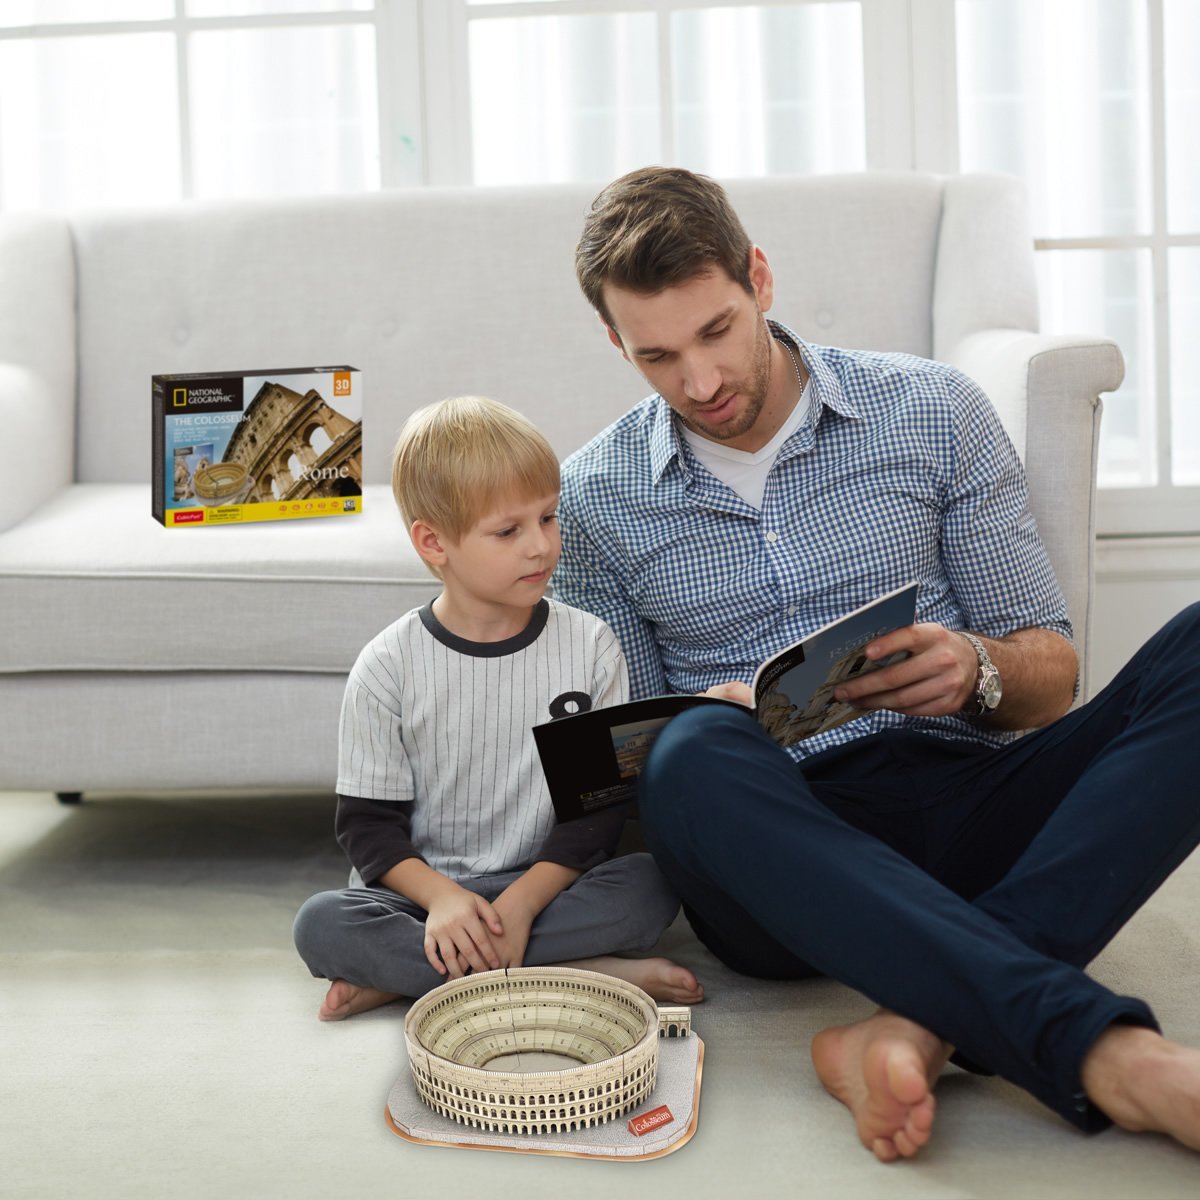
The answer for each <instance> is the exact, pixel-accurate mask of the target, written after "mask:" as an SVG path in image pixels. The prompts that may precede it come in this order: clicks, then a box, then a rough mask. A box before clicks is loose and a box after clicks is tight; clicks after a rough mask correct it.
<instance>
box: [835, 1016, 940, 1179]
mask: <svg viewBox="0 0 1200 1200" xmlns="http://www.w3.org/2000/svg"><path fill="white" fill-rule="evenodd" d="M950 1050H951V1048H950V1047H949V1046H947V1045H946V1043H945V1042H943V1041H942V1040H941V1039H940V1038H937V1037H935V1036H934V1035H933V1034H932V1033H930V1032H929V1031H928V1030H927V1029H924V1028H922V1027H921V1026H920V1025H918V1024H916V1023H915V1022H914V1021H909V1020H906V1019H905V1018H904V1017H898V1016H896V1014H895V1013H890V1012H886V1011H880V1012H878V1013H876V1014H875V1015H874V1016H873V1017H869V1018H868V1019H867V1020H865V1021H859V1022H858V1023H857V1024H855V1025H842V1026H838V1027H836V1028H833V1029H826V1030H824V1031H822V1032H821V1033H818V1034H817V1036H816V1037H815V1038H813V1042H812V1059H813V1066H815V1067H816V1069H817V1076H818V1078H819V1079H820V1080H821V1083H822V1084H823V1085H824V1086H825V1090H826V1091H827V1092H828V1093H829V1094H830V1095H831V1096H833V1097H834V1098H835V1099H837V1100H840V1101H841V1102H842V1103H843V1104H844V1105H845V1106H846V1107H847V1108H848V1109H849V1110H850V1111H851V1113H853V1114H854V1120H855V1123H856V1124H857V1126H858V1136H859V1138H860V1140H861V1141H862V1144H863V1145H864V1146H866V1147H867V1149H868V1150H870V1151H872V1152H873V1153H874V1155H875V1157H876V1158H877V1159H879V1161H880V1162H894V1161H895V1160H896V1159H897V1158H912V1157H913V1155H915V1154H916V1153H917V1151H918V1150H920V1149H921V1147H922V1146H924V1145H925V1143H926V1142H928V1141H929V1137H930V1134H931V1133H932V1132H933V1112H934V1100H933V1084H934V1081H935V1080H936V1079H937V1077H938V1075H939V1073H940V1072H941V1069H942V1067H944V1066H945V1065H946V1060H947V1059H948V1058H949V1057H950Z"/></svg>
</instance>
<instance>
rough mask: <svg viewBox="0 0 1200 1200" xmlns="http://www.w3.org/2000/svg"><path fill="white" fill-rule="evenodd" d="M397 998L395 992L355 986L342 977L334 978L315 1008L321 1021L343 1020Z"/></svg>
mask: <svg viewBox="0 0 1200 1200" xmlns="http://www.w3.org/2000/svg"><path fill="white" fill-rule="evenodd" d="M395 999H397V993H396V992H381V991H380V990H379V989H378V988H371V987H356V986H355V985H354V984H352V983H347V982H346V981H345V980H344V979H335V980H334V981H333V982H332V983H331V984H330V985H329V991H327V992H326V993H325V999H324V1000H323V1001H322V1002H321V1007H320V1008H319V1009H318V1010H317V1016H318V1017H320V1019H321V1020H322V1021H344V1020H345V1019H346V1018H347V1017H352V1016H354V1014H355V1013H360V1012H366V1011H367V1010H368V1009H370V1008H378V1007H379V1006H380V1005H381V1004H390V1003H391V1002H392V1001H393V1000H395Z"/></svg>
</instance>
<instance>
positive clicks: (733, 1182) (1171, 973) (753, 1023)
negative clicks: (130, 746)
mask: <svg viewBox="0 0 1200 1200" xmlns="http://www.w3.org/2000/svg"><path fill="white" fill-rule="evenodd" d="M331 821H332V809H331V803H330V801H329V799H328V798H323V797H313V796H299V797H296V796H281V795H262V794H256V795H252V796H243V797H230V796H200V795H186V796H185V795H174V796H169V797H150V796H139V797H125V796H115V795H97V796H95V797H89V798H88V799H87V801H86V802H85V803H84V804H83V806H82V807H80V808H78V809H70V808H64V807H62V806H60V805H58V804H57V803H56V802H55V800H54V799H53V797H51V796H48V795H24V794H14V793H7V794H5V793H0V1196H3V1197H5V1200H18V1198H20V1200H25V1198H31V1197H39V1198H42V1197H45V1198H51V1200H65V1198H66V1197H74V1196H81V1197H114V1198H116V1197H119V1198H121V1200H135V1198H138V1197H153V1198H155V1200H159V1198H167V1197H171V1198H179V1200H191V1198H193V1197H196V1198H200V1197H204V1198H208V1197H215V1198H218V1200H241V1198H242V1197H247V1198H249V1197H255V1198H267V1200H270V1198H274V1197H287V1198H289V1200H309V1198H310V1197H311V1198H313V1200H317V1198H320V1200H334V1198H340V1197H346V1196H355V1197H365V1196H373V1197H395V1198H397V1200H400V1198H403V1200H419V1198H423V1197H430V1198H431V1200H434V1198H436V1200H452V1198H453V1197H457V1196H464V1197H466V1196H478V1197H483V1196H486V1195H488V1194H489V1193H494V1194H497V1195H499V1196H505V1197H521V1198H522V1200H540V1198H542V1197H545V1198H551V1197H553V1198H554V1200H576V1198H590V1197H601V1196H604V1197H617V1198H618V1200H638V1198H641V1197H655V1198H662V1200H676V1198H678V1200H696V1198H707V1197H722V1198H723V1197H735V1196H736V1197H775V1196H787V1197H793V1196H796V1197H814V1198H824V1197H864V1198H867V1197H870V1198H874V1197H889V1198H891V1197H896V1198H906V1197H928V1198H931V1200H932V1198H938V1200H941V1198H950V1197H954V1198H968V1197H989V1198H991V1197H994V1198H996V1200H1021V1198H1024V1197H1031V1198H1032V1197H1036V1198H1038V1200H1041V1198H1044V1197H1086V1198H1087V1200H1104V1198H1109V1197H1111V1198H1114V1200H1134V1198H1137V1200H1140V1198H1143V1197H1145V1198H1151V1197H1189V1198H1191V1197H1200V1155H1193V1154H1191V1153H1189V1152H1187V1151H1184V1150H1182V1149H1180V1148H1178V1147H1177V1146H1174V1145H1172V1144H1169V1143H1168V1142H1166V1141H1165V1140H1163V1139H1161V1138H1158V1137H1151V1136H1141V1137H1136V1136H1133V1135H1129V1134H1124V1133H1122V1132H1119V1131H1109V1132H1108V1133H1105V1134H1103V1135H1101V1136H1099V1137H1096V1138H1087V1137H1084V1136H1083V1135H1081V1134H1079V1133H1077V1132H1075V1131H1074V1130H1073V1129H1072V1128H1070V1127H1069V1126H1067V1125H1066V1124H1064V1123H1063V1122H1062V1121H1060V1120H1059V1119H1058V1118H1056V1117H1054V1116H1053V1115H1051V1114H1050V1113H1048V1112H1047V1111H1045V1110H1044V1109H1042V1108H1040V1107H1039V1106H1038V1105H1036V1104H1035V1103H1033V1102H1032V1101H1030V1100H1027V1099H1026V1098H1025V1097H1023V1096H1022V1095H1021V1094H1020V1093H1018V1092H1017V1091H1016V1090H1015V1089H1013V1088H1012V1087H1010V1086H1008V1085H1006V1084H1005V1083H1003V1082H1001V1081H998V1080H988V1079H980V1078H975V1077H970V1076H966V1075H963V1074H959V1073H957V1072H955V1073H951V1074H949V1075H948V1076H947V1077H946V1078H945V1079H944V1080H943V1081H942V1084H941V1086H940V1087H939V1092H938V1096H939V1116H938V1123H937V1128H936V1132H935V1138H934V1142H933V1143H932V1145H931V1146H930V1147H929V1148H928V1150H927V1152H926V1153H925V1154H924V1155H923V1157H922V1158H921V1159H920V1160H918V1161H916V1162H913V1163H903V1164H898V1165H895V1166H890V1167H885V1166H882V1165H880V1164H877V1163H876V1162H875V1161H874V1159H873V1158H872V1157H871V1156H870V1155H869V1154H868V1153H867V1152H866V1151H865V1150H863V1149H862V1148H861V1147H860V1146H859V1145H858V1142H857V1141H856V1139H855V1137H854V1132H853V1128H852V1126H851V1123H850V1120H849V1118H848V1117H847V1115H846V1114H845V1111H844V1110H843V1109H841V1108H840V1106H839V1105H837V1104H836V1103H835V1102H834V1101H832V1100H830V1099H829V1098H828V1097H827V1096H825V1095H824V1093H823V1092H822V1091H821V1090H820V1088H819V1086H818V1085H817V1084H816V1082H815V1081H814V1079H813V1076H812V1073H811V1069H810V1067H809V1063H808V1050H807V1047H808V1043H809V1039H810V1038H811V1036H812V1035H813V1033H815V1032H816V1031H817V1030H818V1029H820V1028H821V1027H822V1026H824V1025H826V1024H829V1023H832V1022H835V1021H844V1020H847V1019H851V1018H854V1017H856V1016H859V1015H861V1014H863V1013H865V1012H867V1011H869V1006H868V1005H867V1004H866V1003H865V1001H863V1000H862V999H861V998H860V997H858V996H856V995H854V994H853V993H851V992H849V991H847V990H846V989H844V988H842V987H840V986H839V985H837V984H833V983H829V982H823V981H822V982H816V983H804V984H763V983H750V982H748V981H746V980H742V979H739V978H737V977H735V976H733V975H732V974H730V973H729V972H727V971H725V970H723V969H721V968H720V967H718V966H717V965H716V964H715V963H714V962H713V961H712V960H711V959H710V958H709V957H708V956H707V955H706V953H705V952H704V951H703V950H701V949H700V948H699V947H698V946H697V945H696V943H695V942H694V941H693V940H692V939H691V937H690V934H689V931H688V930H687V927H686V926H685V925H683V924H682V923H680V924H677V925H676V926H675V927H674V928H673V929H672V930H671V931H670V932H669V933H668V936H667V945H668V947H669V949H670V950H671V951H672V952H673V953H675V954H676V956H677V957H679V958H680V959H681V960H683V961H685V962H687V963H688V964H689V965H690V966H692V967H693V968H694V969H696V970H697V972H698V973H699V974H700V975H701V977H702V979H703V980H704V982H705V984H706V985H707V987H708V993H709V999H708V1000H707V1001H706V1002H705V1003H704V1004H703V1005H701V1006H699V1007H698V1008H697V1009H696V1010H695V1013H694V1019H695V1027H696V1030H697V1032H699V1033H700V1034H701V1036H702V1037H703V1038H704V1041H705V1046H706V1055H705V1070H704V1089H703V1097H702V1102H701V1112H700V1126H699V1129H698V1131H697V1133H696V1136H695V1137H694V1138H693V1140H692V1141H691V1142H690V1143H689V1144H688V1145H687V1146H685V1147H683V1149H681V1150H680V1151H679V1152H678V1153H676V1154H673V1155H670V1156H668V1157H666V1158H663V1159H659V1160H656V1161H653V1162H647V1163H631V1164H622V1163H603V1162H587V1161H583V1160H574V1159H546V1158H535V1157H531V1156H525V1155H513V1154H492V1153H485V1152H479V1151H460V1150H444V1149H436V1148H430V1147H422V1146H413V1145H409V1144H407V1143H405V1142H403V1141H401V1140H400V1139H399V1138H397V1137H396V1136H395V1135H394V1134H392V1133H391V1132H389V1131H388V1129H387V1128H386V1126H385V1124H384V1119H383V1110H384V1104H385V1101H386V1098H387V1094H388V1090H389V1088H390V1087H391V1085H392V1083H393V1082H394V1080H395V1078H396V1075H397V1071H398V1069H399V1064H400V1062H401V1060H402V1055H401V1050H400V1047H401V1044H402V1038H401V1024H402V1018H403V1014H404V1009H403V1007H401V1006H398V1005H393V1006H390V1007H388V1008H385V1009H382V1010H379V1011H377V1012H374V1013H370V1014H366V1015H364V1016H361V1017H356V1018H354V1019H352V1020H350V1021H347V1022H344V1023H342V1024H338V1025H323V1024H321V1023H319V1022H318V1021H317V1020H316V1017H315V1012H316V1007H317V1003H318V1001H319V999H320V995H321V986H320V984H318V983H317V982H316V981H314V980H312V979H311V978H310V977H309V976H308V973H307V972H306V971H305V969H304V968H303V967H302V966H301V964H300V962H299V961H298V959H297V958H296V956H295V953H294V951H293V950H292V947H291V940H290V928H291V921H292V916H293V913H294V912H295V910H296V908H297V907H298V905H299V904H300V903H301V901H303V900H304V898H305V897H306V896H308V895H309V894H310V893H311V892H313V891H316V890H319V889H321V888H325V887H329V886H337V885H338V884H339V883H340V882H341V880H342V878H343V877H344V866H343V863H342V860H341V857H340V853H339V851H338V850H337V848H336V846H335V845H334V843H333V838H332V833H331ZM1198 913H1200V858H1193V859H1192V860H1191V862H1189V863H1188V864H1187V865H1186V866H1185V867H1184V869H1183V870H1182V871H1180V872H1179V873H1178V875H1177V876H1176V877H1175V878H1174V879H1172V880H1171V881H1170V882H1169V883H1168V885H1167V886H1166V887H1165V888H1164V889H1163V890H1162V891H1161V892H1160V893H1159V895H1158V896H1156V897H1155V898H1154V900H1153V901H1152V903H1151V904H1150V905H1149V906H1148V907H1147V908H1146V910H1145V911H1143V912H1142V913H1141V914H1140V915H1139V916H1138V917H1137V918H1136V920H1135V921H1134V922H1132V923H1131V924H1130V926H1129V927H1128V928H1127V929H1126V930H1124V931H1123V932H1122V934H1121V935H1120V937H1119V938H1118V940H1117V941H1116V942H1115V943H1114V944H1113V946H1112V947H1111V948H1110V949H1109V951H1108V952H1107V953H1106V954H1105V956H1104V957H1103V958H1102V959H1101V960H1100V961H1099V962H1098V963H1097V964H1096V966H1095V973H1096V974H1097V976H1099V977H1100V978H1102V979H1103V980H1104V981H1105V982H1107V983H1109V984H1110V985H1113V986H1116V987H1118V988H1121V989H1123V990H1127V991H1137V992H1138V993H1140V994H1141V995H1143V996H1145V997H1146V998H1147V999H1148V1000H1149V1001H1150V1002H1151V1003H1152V1004H1153V1005H1154V1006H1155V1008H1156V1010H1157V1012H1158V1014H1159V1017H1160V1019H1161V1020H1162V1022H1163V1024H1164V1026H1165V1027H1166V1029H1167V1031H1168V1032H1169V1033H1171V1034H1173V1035H1174V1036H1177V1037H1180V1038H1181V1039H1183V1040H1189V1041H1192V1042H1195V1043H1200V1003H1198V1002H1197V989H1198V988H1200V921H1198V920H1197V914H1198Z"/></svg>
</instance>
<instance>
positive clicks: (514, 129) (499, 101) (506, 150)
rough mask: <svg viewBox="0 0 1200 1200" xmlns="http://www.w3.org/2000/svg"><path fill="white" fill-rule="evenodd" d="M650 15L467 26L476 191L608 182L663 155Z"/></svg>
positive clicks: (522, 19) (529, 19) (653, 26)
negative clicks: (505, 186)
mask: <svg viewBox="0 0 1200 1200" xmlns="http://www.w3.org/2000/svg"><path fill="white" fill-rule="evenodd" d="M657 42H658V39H657V36H656V18H655V16H654V14H653V13H638V14H622V15H614V16H592V17H516V18H512V19H508V18H502V19H497V20H494V21H474V22H472V23H471V25H470V70H471V136H472V154H473V160H474V179H475V182H476V183H480V184H506V183H561V182H565V181H568V180H605V181H606V180H609V179H612V178H614V177H615V176H617V175H621V174H623V173H624V172H625V171H629V170H632V169H633V168H634V167H640V166H643V165H644V164H646V163H648V162H654V161H656V160H657V159H658V157H659V155H660V149H659V145H660V143H659V107H658V83H657V80H658V61H657V56H658V49H657Z"/></svg>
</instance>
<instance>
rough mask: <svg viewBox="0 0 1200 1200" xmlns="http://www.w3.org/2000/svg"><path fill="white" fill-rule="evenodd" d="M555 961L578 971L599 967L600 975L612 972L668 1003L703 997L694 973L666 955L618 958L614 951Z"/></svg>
mask: <svg viewBox="0 0 1200 1200" xmlns="http://www.w3.org/2000/svg"><path fill="white" fill-rule="evenodd" d="M559 965H560V966H563V967H575V968H576V969H578V970H580V971H599V972H600V974H601V975H615V976H616V977H617V978H618V979H624V980H625V982H626V983H632V984H635V985H636V986H637V987H640V988H641V989H642V991H643V992H646V993H647V995H649V996H650V997H651V999H654V1000H662V1001H665V1002H666V1003H668V1004H699V1003H700V1001H701V1000H703V999H704V988H702V987H701V986H700V984H699V982H698V981H697V979H696V977H695V975H693V974H692V973H691V971H689V970H688V969H687V967H681V966H679V965H678V964H677V963H673V962H672V961H671V960H670V959H669V958H618V957H617V956H616V955H606V956H605V957H603V958H585V959H580V960H579V961H578V962H569V963H560V964H559Z"/></svg>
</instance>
